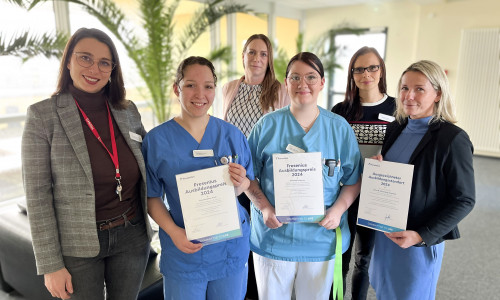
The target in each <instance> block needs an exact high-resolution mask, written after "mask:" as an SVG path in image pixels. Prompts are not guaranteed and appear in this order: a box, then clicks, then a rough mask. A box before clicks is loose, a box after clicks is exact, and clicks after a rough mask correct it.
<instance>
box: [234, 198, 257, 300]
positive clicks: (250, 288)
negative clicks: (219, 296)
mask: <svg viewBox="0 0 500 300" xmlns="http://www.w3.org/2000/svg"><path fill="white" fill-rule="evenodd" d="M238 201H239V202H240V204H241V206H243V207H244V208H245V209H246V210H247V212H248V215H249V216H250V199H248V197H247V195H245V193H242V194H241V195H239V196H238ZM245 299H248V300H258V299H259V294H258V293H257V282H256V280H255V270H254V267H253V255H252V253H251V252H250V255H249V257H248V281H247V293H246V296H245Z"/></svg>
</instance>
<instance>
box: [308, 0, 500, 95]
mask: <svg viewBox="0 0 500 300" xmlns="http://www.w3.org/2000/svg"><path fill="white" fill-rule="evenodd" d="M305 21H306V24H307V26H306V29H305V38H306V41H307V40H312V39H314V38H315V37H317V36H318V35H320V34H321V33H322V32H324V31H325V30H327V29H329V28H332V27H335V26H338V25H339V24H341V23H343V22H349V24H351V25H353V26H356V27H360V28H367V27H387V28H388V36H387V53H386V66H387V75H388V78H387V81H388V92H389V94H390V95H395V92H396V91H395V89H396V85H397V81H398V80H399V76H400V74H401V72H402V71H403V70H404V69H405V68H406V67H407V66H408V65H410V64H411V63H412V62H415V61H417V60H420V59H430V60H434V61H436V62H437V63H439V64H440V65H441V66H442V67H443V68H444V69H446V70H448V77H449V80H450V85H451V89H452V93H454V92H455V90H456V79H457V74H456V72H457V66H458V52H459V47H460V36H461V31H462V29H465V28H485V27H500V1H498V0H454V1H450V0H448V1H446V2H445V1H443V3H441V4H428V5H418V4H415V3H413V2H409V1H404V2H401V1H400V2H390V3H382V4H380V3H379V4H366V5H357V6H350V7H339V8H337V7H335V8H327V9H314V10H308V11H307V13H306V18H305Z"/></svg>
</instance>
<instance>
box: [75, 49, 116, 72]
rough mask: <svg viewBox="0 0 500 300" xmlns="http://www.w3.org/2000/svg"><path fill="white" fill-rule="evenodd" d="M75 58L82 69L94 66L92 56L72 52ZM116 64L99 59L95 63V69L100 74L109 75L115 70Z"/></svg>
mask: <svg viewBox="0 0 500 300" xmlns="http://www.w3.org/2000/svg"><path fill="white" fill-rule="evenodd" d="M74 54H75V56H76V62H77V63H78V64H79V65H80V66H82V67H84V68H90V67H92V66H93V65H94V58H92V55H90V54H88V53H86V52H74ZM115 66H116V64H115V63H113V62H112V61H110V60H109V59H101V60H100V61H99V62H98V63H97V67H98V68H99V70H100V71H101V72H104V73H109V72H111V71H113V69H114V68H115Z"/></svg>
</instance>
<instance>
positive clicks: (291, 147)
mask: <svg viewBox="0 0 500 300" xmlns="http://www.w3.org/2000/svg"><path fill="white" fill-rule="evenodd" d="M286 151H288V152H292V153H305V152H306V151H305V150H303V149H301V148H299V147H297V146H294V145H292V144H288V146H286Z"/></svg>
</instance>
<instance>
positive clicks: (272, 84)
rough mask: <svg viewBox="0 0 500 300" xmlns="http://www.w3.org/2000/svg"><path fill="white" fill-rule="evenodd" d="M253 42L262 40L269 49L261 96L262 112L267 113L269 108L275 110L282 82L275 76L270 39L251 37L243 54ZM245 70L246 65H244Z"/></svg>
mask: <svg viewBox="0 0 500 300" xmlns="http://www.w3.org/2000/svg"><path fill="white" fill-rule="evenodd" d="M253 40H262V41H263V42H264V43H265V44H266V47H267V57H268V60H267V69H266V75H264V80H263V81H262V93H261V94H260V99H259V103H260V107H261V109H262V112H266V111H267V110H268V109H269V107H271V109H272V110H274V102H275V101H276V100H277V99H278V98H279V90H280V86H281V84H280V82H279V81H278V80H276V75H275V74H274V63H273V45H272V44H271V41H270V40H269V38H268V37H267V36H266V35H264V34H254V35H252V36H251V37H249V38H248V39H247V41H246V43H245V45H244V46H243V54H244V53H245V52H246V51H247V48H248V45H249V44H250V43H251V42H252V41H253ZM243 67H244V68H245V65H244V64H243Z"/></svg>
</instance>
